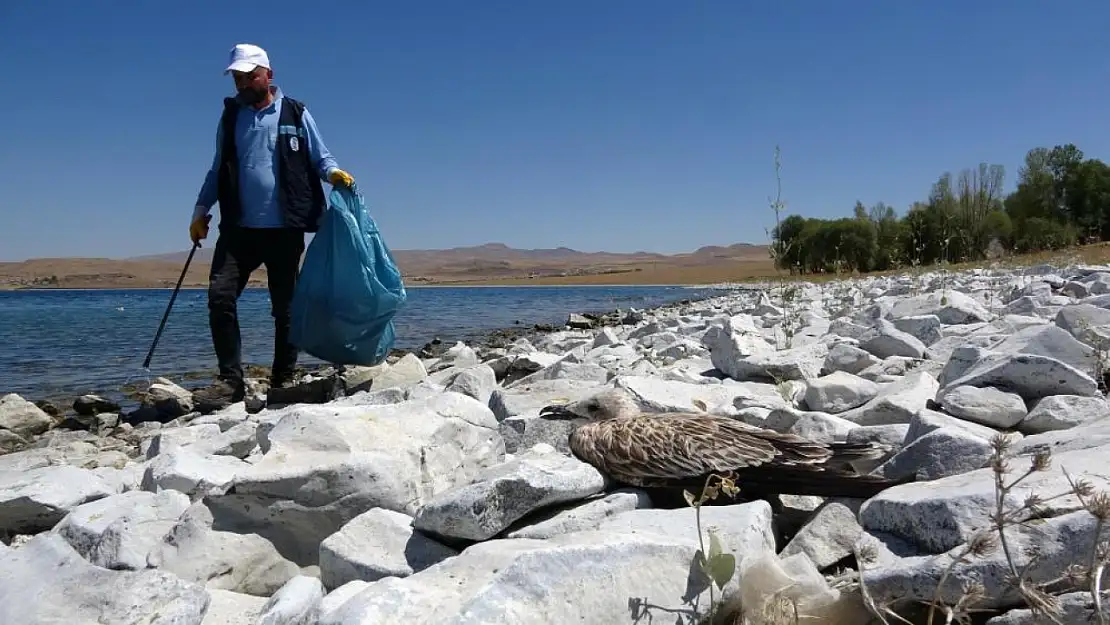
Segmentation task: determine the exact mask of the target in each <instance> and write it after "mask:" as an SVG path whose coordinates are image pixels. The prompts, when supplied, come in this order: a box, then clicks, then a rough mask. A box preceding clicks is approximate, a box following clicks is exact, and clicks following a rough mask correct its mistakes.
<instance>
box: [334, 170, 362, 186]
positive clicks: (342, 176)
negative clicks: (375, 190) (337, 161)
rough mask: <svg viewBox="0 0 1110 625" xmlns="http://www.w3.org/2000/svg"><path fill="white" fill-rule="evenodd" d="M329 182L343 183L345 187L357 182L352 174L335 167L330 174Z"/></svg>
mask: <svg viewBox="0 0 1110 625" xmlns="http://www.w3.org/2000/svg"><path fill="white" fill-rule="evenodd" d="M328 182H330V183H332V184H333V185H343V186H344V187H352V186H354V184H355V179H354V178H353V177H351V174H348V173H347V172H345V171H343V170H342V169H335V170H333V171H332V172H331V174H329V175H328Z"/></svg>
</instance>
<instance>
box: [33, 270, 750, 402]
mask: <svg viewBox="0 0 1110 625" xmlns="http://www.w3.org/2000/svg"><path fill="white" fill-rule="evenodd" d="M529 286H533V285H529ZM534 286H535V287H540V286H548V285H534ZM589 286H597V287H605V286H608V287H613V286H615V285H589ZM631 286H645V287H646V286H650V285H631ZM662 286H675V287H679V288H684V289H689V290H703V291H707V292H706V293H703V294H701V295H700V296H694V297H676V298H675V299H673V300H672V301H669V302H666V303H664V304H661V305H659V306H652V307H645V308H634V307H630V308H629V309H621V308H617V309H608V310H603V309H600V308H599V309H593V310H578V311H572V312H570V313H568V318H569V316H570V315H581V316H584V317H586V318H588V319H591V320H594V321H595V325H594V329H595V330H600V329H601V328H603V327H609V326H618V325H621V321H620V319H621V318H622V317H623V315H627V314H628V313H629V312H632V311H633V310H635V311H637V312H639V313H642V314H656V313H660V312H665V311H667V310H669V309H671V308H675V307H679V306H685V305H689V304H690V303H694V302H704V301H707V300H711V299H714V298H719V297H724V296H727V295H729V294H730V293H734V292H735V291H737V290H741V289H740V288H739V287H738V286H733V285H726V284H717V285H705V286H700V285H662ZM249 288H250V287H248V289H249ZM262 288H263V289H264V288H265V287H262ZM406 288H407V287H406ZM417 288H440V287H429V286H426V285H425V286H420V287H417ZM468 288H476V287H468ZM554 288H560V287H558V286H556V287H554ZM21 290H32V289H21ZM34 290H36V291H63V290H74V291H85V290H90V291H96V290H113V289H34ZM121 290H124V289H121ZM126 290H167V291H168V290H172V288H161V287H159V288H154V289H138V288H132V289H126ZM182 290H185V288H184V287H182ZM194 290H201V289H194ZM567 329H568V326H567V325H566V323H565V322H564V323H563V324H545V323H539V322H533V323H523V322H522V323H520V324H519V325H512V326H507V327H499V328H492V329H490V330H485V331H481V332H478V333H477V334H476V335H471V336H469V337H463V336H443V337H439V336H433V337H429V338H428V339H427V340H426V341H425V342H424V344H423V345H421V346H419V347H416V346H413V347H411V348H398V347H394V348H393V349H391V350H390V353H389V355H388V356H387V358H386V361H387V362H391V363H392V362H396V361H397V360H398V359H400V358H401V357H402V356H404V355H405V354H410V353H411V354H414V355H416V356H418V357H420V358H426V357H436V356H438V355H439V354H441V353H442V352H443V351H446V350H447V349H448V348H450V347H452V346H453V345H455V344H456V343H458V342H461V343H464V344H465V345H467V346H469V347H471V348H473V349H475V350H476V351H480V352H481V351H486V350H490V349H497V348H499V347H504V346H507V345H508V344H511V343H512V342H513V341H516V340H518V339H520V338H524V339H527V340H529V341H530V342H533V341H534V340H535V339H536V338H537V337H540V336H543V335H547V334H551V333H553V332H559V331H565V330H567ZM302 357H303V356H302ZM213 358H214V355H213ZM243 368H244V370H245V372H246V375H247V377H248V378H255V379H259V378H264V377H265V376H267V375H269V366H268V365H266V364H262V363H252V362H244V363H243ZM334 368H336V366H335V365H332V364H331V363H327V362H321V363H317V362H311V363H306V364H299V365H298V373H299V375H301V376H304V375H316V374H318V373H320V372H322V371H326V370H328V369H334ZM137 371H141V369H138V370H137ZM214 376H215V370H214V368H213V369H211V370H189V371H180V372H173V373H159V372H158V371H156V370H150V371H142V372H141V373H134V372H133V373H132V374H131V375H129V376H127V378H126V380H124V381H122V382H120V383H118V384H112V385H110V386H106V387H98V388H91V387H90V388H84V389H80V390H75V391H73V392H59V393H51V392H49V391H47V392H45V393H41V394H32V393H21V394H20V395H21V396H22V397H24V399H27V400H29V401H31V402H33V403H36V404H40V405H41V404H49V405H50V406H53V407H54V408H56V409H57V410H58V411H60V412H61V413H62V414H63V415H70V414H73V412H74V411H73V403H74V401H75V400H76V399H77V398H79V397H82V396H85V395H97V396H101V397H104V398H105V399H109V400H112V401H115V402H117V403H119V404H120V406H121V412H129V411H131V410H135V409H137V408H138V406H139V403H140V402H139V400H138V399H136V395H138V394H140V393H142V392H143V390H145V387H146V386H149V384H150V383H152V382H153V381H154V380H155V379H156V378H159V377H164V378H166V379H169V380H171V381H173V382H174V383H175V384H178V385H179V386H181V387H183V388H186V389H189V390H192V389H194V388H196V387H198V386H203V385H204V384H205V383H207V382H208V381H209V380H212V379H213V378H214Z"/></svg>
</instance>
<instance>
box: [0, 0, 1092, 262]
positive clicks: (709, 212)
mask: <svg viewBox="0 0 1110 625" xmlns="http://www.w3.org/2000/svg"><path fill="white" fill-rule="evenodd" d="M310 6H311V3H304V2H296V3H294V2H285V1H276V0H275V1H271V2H267V3H262V4H260V3H235V2H227V3H225V2H215V1H207V0H206V1H192V2H174V3H171V2H137V1H132V0H113V1H112V2H76V0H72V1H69V2H59V1H53V0H36V1H34V2H32V1H31V0H10V1H8V2H3V3H0V59H3V61H2V62H0V68H2V70H0V77H2V81H3V85H4V97H3V98H0V113H2V114H3V117H4V119H5V122H6V123H5V133H4V137H3V141H2V142H0V216H2V219H3V227H0V260H19V259H23V258H28V257H40V256H100V257H126V256H130V255H138V254H148V253H161V252H167V251H176V250H182V249H187V247H188V239H187V222H188V218H189V215H190V212H191V210H192V205H193V202H194V200H195V198H196V194H197V190H198V189H199V186H200V184H201V181H202V179H203V176H204V172H205V169H206V168H207V167H208V165H209V163H210V161H211V158H212V150H213V144H214V133H215V126H216V122H217V119H218V116H219V112H220V101H221V98H223V97H224V96H225V95H228V94H229V93H231V90H232V84H231V80H230V78H229V77H226V76H224V75H223V74H222V70H223V68H224V66H225V65H226V63H227V53H228V50H229V49H230V48H231V46H232V45H233V44H235V43H236V42H241V41H247V42H252V43H257V44H259V45H262V46H263V47H265V48H266V49H267V50H268V51H269V53H270V57H271V60H272V62H273V63H274V70H275V81H276V82H277V83H278V84H280V85H281V86H282V87H283V88H284V89H285V90H286V92H287V93H289V95H292V96H294V97H297V98H299V99H301V100H303V101H305V102H306V103H307V104H308V106H309V109H310V110H311V111H312V113H313V115H314V116H315V117H316V120H317V122H318V124H319V126H320V128H321V131H322V133H323V136H324V139H325V141H326V142H327V144H328V146H329V148H330V149H331V150H332V152H333V154H334V155H335V156H336V157H337V159H338V160H339V163H340V166H341V167H344V168H345V169H347V170H348V171H350V172H351V173H352V174H353V175H354V176H355V177H356V178H357V179H358V181H359V182H360V186H361V187H362V189H363V191H364V193H365V194H366V198H367V201H368V203H369V205H370V208H371V211H372V213H373V215H374V218H375V219H376V220H377V221H378V223H379V225H380V227H381V229H382V232H383V235H384V237H385V240H386V242H387V243H388V244H389V245H390V246H391V247H394V248H441V247H452V246H458V245H475V244H481V243H484V242H490V241H500V242H504V243H507V244H509V245H512V246H515V247H555V246H560V245H565V246H570V247H573V248H576V249H581V250H585V251H594V250H603V249H604V250H609V251H634V250H651V251H659V252H667V253H671V252H680V251H689V250H693V249H695V248H697V247H699V246H702V245H709V244H729V243H733V242H740V241H746V242H754V243H763V242H765V241H766V233H765V230H764V229H765V228H766V227H768V226H769V225H771V224H772V223H773V214H772V212H771V210H770V209H769V207H768V196H769V195H770V194H772V193H774V186H775V181H774V169H773V153H774V148H775V145H776V144H779V145H781V148H782V162H783V187H784V189H783V195H784V200H785V201H786V202H787V204H788V207H787V208H788V212H797V213H801V214H803V215H807V216H838V215H845V214H850V212H851V209H852V206H853V204H854V203H855V201H856V200H857V199H859V200H862V201H863V202H864V203H866V204H868V205H870V204H872V203H874V202H877V201H880V200H882V201H885V202H887V203H889V204H892V205H894V206H895V207H896V208H897V209H898V210H899V212H901V211H904V210H905V208H906V207H907V206H908V205H909V204H910V203H911V202H913V201H914V200H916V199H919V198H922V197H924V195H925V194H926V193H927V192H928V190H929V186H930V184H931V183H932V182H933V181H934V180H935V179H936V178H937V176H938V175H939V174H941V173H942V172H943V171H945V170H952V171H958V170H959V169H961V168H964V167H973V166H975V165H976V164H977V163H979V162H980V161H986V162H991V163H1001V164H1003V165H1005V167H1006V173H1007V176H1006V188H1007V190H1009V189H1012V188H1013V185H1014V183H1015V179H1016V177H1017V171H1018V168H1019V167H1020V165H1021V161H1022V158H1023V156H1024V154H1025V152H1026V151H1027V150H1028V149H1029V148H1031V147H1034V146H1037V145H1047V146H1051V145H1054V144H1056V143H1065V142H1069V141H1070V142H1074V143H1076V144H1077V145H1078V146H1079V147H1080V148H1081V149H1082V150H1083V151H1084V152H1085V153H1086V154H1087V155H1088V156H1093V157H1098V158H1104V159H1107V158H1110V154H1108V151H1110V139H1108V138H1107V137H1108V136H1110V97H1108V96H1110V91H1108V89H1107V85H1108V84H1110V64H1108V62H1107V60H1108V59H1110V37H1107V36H1106V31H1107V26H1110V3H1107V2H1105V1H1099V0H1082V1H1081V0H1069V1H1068V2H1056V3H1053V2H1044V1H1040V2H1033V1H1028V0H1017V1H1010V2H1003V1H1001V0H983V1H971V2H957V1H955V0H932V1H930V2H889V1H880V0H869V1H863V0H841V1H838V2H827V1H816V0H805V1H803V0H795V1H793V2H778V3H772V2H761V3H755V2H742V1H740V0H733V1H727V0H713V1H711V0H694V1H689V2H680V1H677V0H669V1H665V0H604V1H602V0H546V1H540V0H470V1H463V0H454V1H449V0H442V1H440V0H436V1H433V0H414V1H410V2H391V3H386V2H342V1H335V2H327V3H319V4H317V5H316V8H309V7H310ZM211 241H214V237H212V238H210V242H211Z"/></svg>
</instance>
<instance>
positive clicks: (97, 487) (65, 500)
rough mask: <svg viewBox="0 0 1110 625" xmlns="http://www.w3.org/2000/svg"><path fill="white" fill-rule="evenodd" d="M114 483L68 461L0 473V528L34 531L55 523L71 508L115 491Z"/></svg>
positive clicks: (46, 528) (23, 532)
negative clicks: (61, 463)
mask: <svg viewBox="0 0 1110 625" xmlns="http://www.w3.org/2000/svg"><path fill="white" fill-rule="evenodd" d="M116 492H118V491H117V490H116V487H115V486H114V485H112V484H109V483H108V482H106V481H105V480H104V479H102V478H101V477H99V476H98V475H96V474H95V473H93V472H92V471H87V470H85V469H78V468H76V467H71V466H67V465H60V466H48V467H39V468H34V469H30V470H27V471H25V472H21V473H17V472H13V471H4V472H2V473H0V531H4V532H9V533H16V534H33V533H37V532H41V531H45V530H48V529H50V528H52V527H54V525H55V524H57V523H58V522H59V521H61V520H62V519H63V518H65V516H66V515H67V514H69V513H70V511H72V510H73V509H74V508H76V507H78V506H80V505H81V504H84V503H88V502H90V501H96V500H97V499H101V498H104V497H107V496H109V495H114V494H115V493H116Z"/></svg>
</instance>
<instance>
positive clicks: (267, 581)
mask: <svg viewBox="0 0 1110 625" xmlns="http://www.w3.org/2000/svg"><path fill="white" fill-rule="evenodd" d="M196 506H199V508H197V509H196V510H194V509H190V510H189V511H188V512H186V513H185V514H184V515H183V516H182V518H181V519H180V520H179V521H178V523H177V524H176V525H174V527H173V528H172V529H171V530H170V532H169V533H168V534H167V535H166V537H165V539H164V540H163V541H162V542H161V543H160V544H158V545H157V546H156V547H155V548H154V549H152V550H151V552H150V553H149V554H148V555H147V565H148V566H150V567H151V568H157V569H161V570H163V571H167V572H170V573H173V574H174V575H176V576H177V577H179V578H181V579H183V580H186V581H191V582H196V583H199V584H204V585H205V586H206V587H208V588H218V589H221V590H230V591H234V592H239V593H243V594H248V595H256V596H260V597H269V596H271V595H273V594H274V593H275V592H277V590H278V589H279V588H281V587H282V586H283V585H284V584H285V582H287V581H289V579H291V578H292V577H294V576H296V575H297V574H298V573H299V572H300V569H299V568H298V567H297V565H295V564H294V563H292V562H290V561H288V560H286V559H284V558H282V557H281V555H280V554H278V552H277V550H276V549H274V546H273V545H271V544H270V543H269V542H267V541H266V539H265V538H262V537H261V536H258V535H257V534H240V533H235V532H225V531H217V530H213V529H212V527H211V525H210V523H211V519H210V518H205V517H206V516H207V514H206V513H207V510H205V509H204V507H203V504H196Z"/></svg>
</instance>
